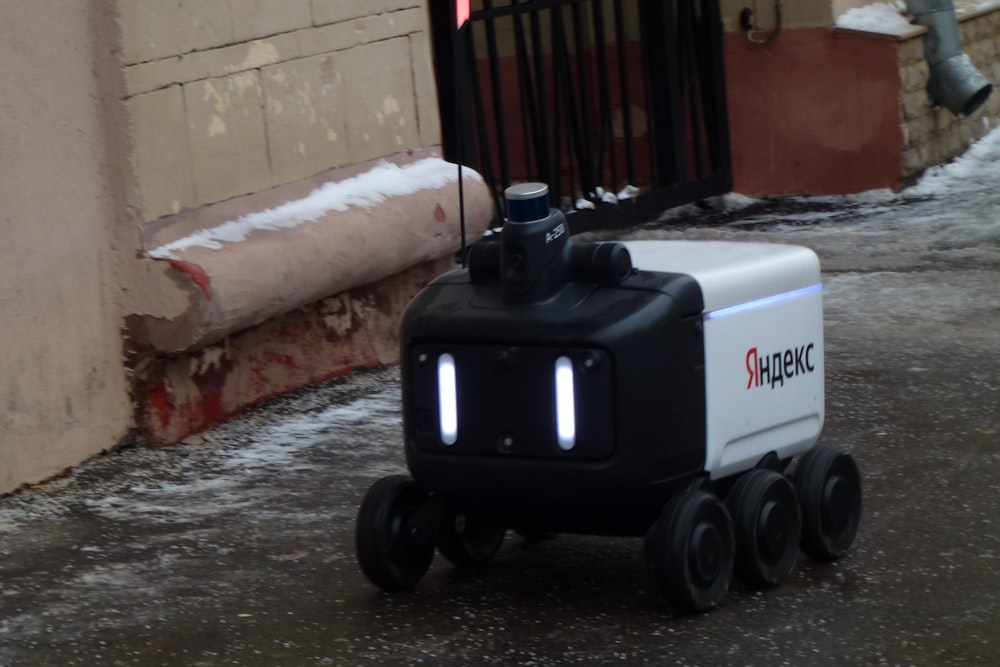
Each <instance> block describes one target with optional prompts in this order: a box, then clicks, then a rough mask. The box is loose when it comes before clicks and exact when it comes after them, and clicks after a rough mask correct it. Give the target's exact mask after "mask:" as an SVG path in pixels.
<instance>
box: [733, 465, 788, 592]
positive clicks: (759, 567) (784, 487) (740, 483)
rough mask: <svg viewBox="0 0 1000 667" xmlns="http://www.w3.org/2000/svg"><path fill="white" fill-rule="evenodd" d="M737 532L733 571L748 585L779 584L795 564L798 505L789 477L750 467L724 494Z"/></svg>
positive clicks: (767, 585)
mask: <svg viewBox="0 0 1000 667" xmlns="http://www.w3.org/2000/svg"><path fill="white" fill-rule="evenodd" d="M726 508H727V509H728V510H729V514H730V515H731V516H732V518H733V535H734V537H735V538H736V566H735V571H736V576H737V577H738V578H739V579H740V581H742V582H743V583H744V584H746V585H747V586H750V587H751V588H771V587H773V586H777V585H778V584H780V583H781V582H782V581H783V580H784V579H785V577H787V576H788V573H789V572H791V571H792V568H793V567H795V562H796V560H798V555H799V541H800V539H801V536H802V510H801V509H800V507H799V499H798V496H797V494H796V493H795V487H794V486H793V485H792V482H791V481H790V480H789V479H788V478H787V477H785V476H784V475H782V474H780V473H777V472H775V471H773V470H751V471H749V472H747V473H746V474H744V475H743V476H742V477H740V478H739V480H737V482H736V484H735V486H733V488H732V490H731V491H730V492H729V495H728V496H726Z"/></svg>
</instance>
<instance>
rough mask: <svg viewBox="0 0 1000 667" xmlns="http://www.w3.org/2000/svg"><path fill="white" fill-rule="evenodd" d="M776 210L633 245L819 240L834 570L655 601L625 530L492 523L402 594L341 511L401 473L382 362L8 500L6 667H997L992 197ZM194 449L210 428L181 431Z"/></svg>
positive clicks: (998, 511) (1, 564)
mask: <svg viewBox="0 0 1000 667" xmlns="http://www.w3.org/2000/svg"><path fill="white" fill-rule="evenodd" d="M992 190H995V188H987V189H982V190H979V191H972V192H966V193H962V194H960V195H959V194H956V195H953V196H951V197H936V198H927V199H914V198H911V199H894V200H889V201H883V202H874V203H872V202H865V203H859V204H852V203H849V202H847V203H845V202H843V201H838V202H836V203H833V204H829V205H827V204H825V203H823V202H819V201H812V202H806V203H801V202H800V203H795V202H785V203H784V204H781V205H759V206H756V207H751V208H750V209H746V210H744V211H742V212H741V213H739V214H734V213H724V214H715V215H708V216H706V217H704V218H702V219H701V220H700V222H701V223H702V224H701V226H699V227H697V228H690V229H685V230H679V229H672V230H669V231H663V230H656V229H644V230H640V231H638V232H636V235H637V236H642V237H647V238H648V237H666V238H747V239H752V240H770V241H776V242H791V243H800V244H803V245H807V246H810V247H813V248H814V249H815V250H816V251H817V252H818V253H819V254H820V256H821V259H822V261H823V266H824V283H825V292H824V300H825V309H826V345H827V357H826V363H827V422H826V426H825V429H824V433H823V436H822V439H821V442H825V443H829V444H836V445H839V446H841V447H844V448H845V449H847V450H849V451H850V452H852V453H853V454H854V455H855V457H856V458H857V460H858V462H859V465H860V468H861V472H862V475H863V482H864V492H865V497H864V515H863V523H862V527H861V531H860V534H859V537H858V539H857V542H856V543H855V547H854V548H853V550H852V551H851V552H850V553H849V555H848V556H847V557H846V558H844V559H842V560H840V561H837V562H835V563H832V564H817V563H813V562H810V561H808V560H806V559H805V558H803V559H801V560H800V562H799V564H798V566H797V567H796V569H795V570H794V572H793V573H792V575H791V576H790V577H789V579H788V580H787V581H786V582H785V583H784V584H783V585H781V586H780V587H779V588H777V589H775V590H772V591H768V592H763V593H761V592H753V591H748V590H744V589H741V588H739V587H738V586H737V587H734V588H733V589H732V591H731V592H730V594H729V595H728V596H727V597H726V598H725V599H724V601H723V603H722V605H721V607H720V608H719V609H717V610H715V611H713V612H711V613H709V614H705V615H701V616H694V617H681V616H675V615H673V614H671V613H670V611H669V610H668V609H667V608H666V607H665V605H664V603H663V601H662V600H661V599H660V597H659V596H658V594H656V593H655V592H654V591H653V590H652V584H651V581H650V578H649V575H648V573H647V570H646V566H645V563H644V559H643V555H642V545H641V542H640V541H639V540H630V539H607V538H593V537H578V536H559V537H558V538H556V539H552V540H545V541H542V542H540V543H535V544H530V545H529V544H526V543H524V542H522V541H521V540H520V539H519V538H517V537H515V536H509V537H508V539H507V542H506V543H505V545H504V547H503V548H502V550H501V552H500V554H499V555H498V557H497V558H496V559H495V561H494V562H493V563H491V564H490V566H488V567H487V568H486V569H484V570H479V571H475V572H471V573H469V572H457V571H455V570H453V569H451V568H450V567H449V566H448V565H447V564H445V563H443V562H442V561H441V559H440V558H439V559H437V560H436V561H435V564H434V566H433V567H432V570H431V572H430V573H429V575H428V576H427V577H426V578H425V579H424V580H423V582H421V584H420V585H419V586H418V588H417V589H416V590H415V591H413V592H412V593H408V594H402V595H395V596H390V595H385V594H382V593H379V592H377V591H376V590H375V589H374V588H373V587H372V586H371V585H370V584H368V583H367V581H366V580H365V579H364V578H363V577H362V575H361V574H360V572H359V571H358V568H357V566H356V564H355V561H354V555H353V519H354V515H355V513H356V511H357V507H358V504H359V502H360V499H361V496H362V495H363V493H364V491H365V490H366V488H367V487H368V486H369V485H370V484H371V483H372V482H373V481H375V480H376V479H377V478H378V477H380V476H382V475H385V474H390V473H394V472H401V471H403V470H404V462H403V455H402V449H401V445H400V435H399V430H400V425H399V406H398V378H397V374H396V371H395V370H393V369H388V370H381V371H373V372H364V373H358V374H356V375H354V376H352V377H350V378H347V379H346V380H344V381H341V382H336V383H331V384H328V385H325V386H323V387H319V388H315V389H312V390H309V391H306V392H303V393H301V394H299V395H296V396H292V397H286V398H282V399H279V400H277V401H274V402H271V403H269V404H268V405H266V406H263V407H262V408H260V409H255V410H253V411H251V412H250V413H249V414H247V415H246V416H244V417H242V418H240V419H238V420H236V421H234V422H232V423H229V424H226V425H223V426H221V427H219V428H218V429H216V430H214V431H213V432H211V433H209V434H207V435H206V436H205V438H204V439H203V441H202V442H198V443H197V444H195V445H192V446H187V447H179V448H173V449H166V450H152V449H144V448H133V449H129V450H125V451H121V452H117V453H114V454H110V455H107V456H104V457H101V458H98V459H96V460H94V461H92V462H90V463H89V464H87V465H85V466H83V467H81V469H79V470H78V471H77V472H76V473H75V474H74V475H73V476H71V477H70V478H68V479H64V480H60V481H58V482H54V483H52V484H50V485H48V486H47V487H45V488H42V489H38V490H35V491H31V492H26V493H22V494H20V495H18V496H13V497H8V498H6V499H0V533H2V537H0V665H2V666H3V667H15V666H22V665H60V666H62V665H88V666H92V665H197V666H206V667H209V666H212V667H214V666H218V665H246V666H256V665H281V666H286V665H287V666H297V665H302V666H306V665H366V664H380V665H417V664H428V665H430V664H433V665H609V664H621V665H643V664H647V665H670V664H673V665H780V664H788V665H847V664H864V665H995V664H1000V449H998V444H1000V436H998V431H1000V410H998V407H997V406H998V405H1000V195H997V194H995V193H994V192H992ZM196 440H200V439H196Z"/></svg>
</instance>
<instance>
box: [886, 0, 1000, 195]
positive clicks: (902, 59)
mask: <svg viewBox="0 0 1000 667" xmlns="http://www.w3.org/2000/svg"><path fill="white" fill-rule="evenodd" d="M959 27H960V30H961V33H962V43H963V45H964V47H965V52H966V53H968V54H969V57H970V58H971V59H972V62H973V63H974V64H975V65H976V67H978V68H979V71H981V72H982V73H983V75H984V76H985V77H986V78H987V79H989V80H990V81H991V82H993V83H994V84H996V83H997V82H1000V9H997V10H994V11H989V12H985V13H978V14H970V15H969V16H968V17H964V18H963V20H961V22H960V23H959ZM898 59H899V68H900V74H901V77H900V78H901V80H902V90H901V91H900V95H901V99H900V106H901V113H902V116H903V119H902V120H903V127H904V138H905V145H904V148H903V176H904V178H905V177H910V176H914V175H916V174H919V173H920V172H922V171H923V170H924V169H927V168H928V167H930V166H932V165H935V164H939V163H941V162H944V161H946V160H948V159H950V158H953V157H955V156H957V155H960V154H961V153H963V152H964V151H965V150H966V149H967V148H968V147H969V144H971V143H973V142H975V141H976V140H977V139H979V138H981V137H983V136H984V135H986V134H987V133H989V132H990V130H992V129H993V128H994V127H996V126H997V125H998V124H1000V123H998V121H1000V91H997V90H994V91H993V93H992V94H991V95H990V97H989V99H988V100H987V101H986V103H985V104H983V106H981V107H980V108H979V110H978V111H976V112H975V113H974V114H972V115H971V116H970V117H968V118H964V119H958V118H956V117H955V116H954V115H953V114H952V113H951V112H950V111H948V110H947V109H943V108H931V106H930V104H929V102H928V99H927V77H928V74H929V72H928V68H927V62H926V61H925V60H924V35H923V34H920V35H917V36H916V37H913V38H910V39H907V40H905V41H903V42H900V45H899V49H898Z"/></svg>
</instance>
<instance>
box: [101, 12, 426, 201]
mask: <svg viewBox="0 0 1000 667" xmlns="http://www.w3.org/2000/svg"><path fill="white" fill-rule="evenodd" d="M428 2H429V0H173V1H171V2H164V1H163V0H118V8H119V13H120V20H121V26H122V42H123V57H124V62H125V69H126V81H127V96H126V103H127V108H128V109H129V116H130V122H131V136H132V145H133V148H134V154H135V168H136V179H135V180H136V184H137V189H138V199H139V202H140V209H141V215H142V218H143V220H146V221H149V220H155V219H157V218H160V217H162V216H165V215H171V214H174V213H177V212H178V211H180V210H182V209H186V208H194V207H197V206H202V205H205V204H210V203H214V202H218V201H222V200H225V199H228V198H231V197H234V196H238V195H242V194H247V193H249V192H255V191H259V190H261V189H265V188H268V187H271V186H274V185H281V184H284V183H289V182H292V181H295V180H299V179H301V178H305V177H307V176H310V175H312V174H315V173H317V172H319V171H323V170H325V169H329V168H332V167H339V166H344V165H348V164H354V163H357V162H362V161H365V160H369V159H372V158H377V157H381V156H385V155H390V154H392V153H397V152H399V151H402V150H406V149H408V148H412V147H417V146H429V145H434V144H437V143H439V142H440V127H439V121H438V108H437V93H436V90H435V84H434V72H433V67H432V64H431V53H430V36H429V27H428V14H427V12H428V10H427V3H428Z"/></svg>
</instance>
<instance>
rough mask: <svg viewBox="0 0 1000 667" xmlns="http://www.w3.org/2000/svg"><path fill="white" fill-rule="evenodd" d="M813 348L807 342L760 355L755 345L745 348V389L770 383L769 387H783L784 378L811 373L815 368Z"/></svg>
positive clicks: (811, 344)
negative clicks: (746, 378)
mask: <svg viewBox="0 0 1000 667" xmlns="http://www.w3.org/2000/svg"><path fill="white" fill-rule="evenodd" d="M814 349H816V346H815V345H814V344H813V343H809V344H808V345H803V346H802V347H796V348H791V349H788V350H785V351H784V352H774V353H773V354H765V355H763V356H761V355H760V354H759V353H758V352H757V348H756V347H751V348H750V349H749V350H747V358H746V368H747V373H749V375H750V378H749V379H748V380H747V389H753V388H755V387H764V386H767V385H768V384H770V385H771V389H774V387H775V385H779V384H780V385H781V386H782V387H784V386H785V380H790V379H792V378H793V377H796V376H798V375H806V374H808V373H812V372H813V371H815V370H816V366H815V365H813V361H812V352H813V350H814Z"/></svg>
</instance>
